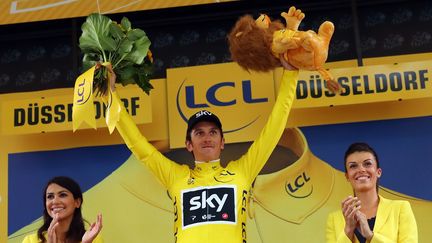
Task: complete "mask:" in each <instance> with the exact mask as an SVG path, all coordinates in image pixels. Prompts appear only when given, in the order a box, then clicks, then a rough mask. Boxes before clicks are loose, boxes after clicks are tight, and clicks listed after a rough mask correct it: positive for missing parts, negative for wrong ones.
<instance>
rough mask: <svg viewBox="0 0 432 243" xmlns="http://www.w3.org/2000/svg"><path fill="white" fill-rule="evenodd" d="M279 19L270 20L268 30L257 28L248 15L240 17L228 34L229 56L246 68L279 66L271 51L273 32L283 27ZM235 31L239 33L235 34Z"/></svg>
mask: <svg viewBox="0 0 432 243" xmlns="http://www.w3.org/2000/svg"><path fill="white" fill-rule="evenodd" d="M283 28H284V26H283V24H282V23H281V22H280V21H272V22H271V23H270V25H269V29H268V30H264V29H261V28H259V27H258V26H257V25H256V24H255V20H254V19H253V18H252V16H250V15H245V16H243V17H241V18H240V19H239V20H238V21H237V22H236V24H235V26H234V28H233V29H232V30H231V32H230V34H229V35H228V41H229V49H230V52H231V58H232V59H233V61H235V62H237V63H238V64H239V65H240V66H241V67H242V68H244V69H246V70H249V69H251V70H254V71H260V72H267V71H270V70H272V69H274V68H276V67H280V66H281V64H280V61H279V59H278V58H276V57H275V56H274V55H273V54H272V52H271V44H272V41H273V32H274V31H276V30H280V29H283ZM237 33H241V34H240V35H239V36H236V35H237Z"/></svg>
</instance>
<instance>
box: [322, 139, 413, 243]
mask: <svg viewBox="0 0 432 243" xmlns="http://www.w3.org/2000/svg"><path fill="white" fill-rule="evenodd" d="M381 175H382V169H381V168H380V166H379V160H378V155H377V154H376V152H375V151H374V150H373V148H371V147H370V146H369V145H368V144H366V143H354V144H352V145H351V146H350V147H349V148H348V150H347V151H346V153H345V177H346V179H347V180H348V182H349V183H350V184H351V187H352V189H353V191H354V196H348V197H347V198H345V199H344V200H343V201H342V208H341V210H338V211H336V212H333V213H331V214H330V215H329V217H328V219H327V230H326V231H327V232H326V238H327V243H331V242H338V243H342V242H360V243H363V242H371V243H380V242H383V243H384V242H395V243H396V242H397V243H417V242H418V233H417V223H416V219H415V217H414V214H413V211H412V209H411V206H410V203H409V202H408V201H405V200H390V199H386V198H384V197H382V196H381V195H379V193H378V180H379V178H380V177H381Z"/></svg>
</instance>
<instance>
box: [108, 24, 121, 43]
mask: <svg viewBox="0 0 432 243" xmlns="http://www.w3.org/2000/svg"><path fill="white" fill-rule="evenodd" d="M110 34H111V35H112V36H113V37H114V38H115V39H117V40H118V39H122V38H123V37H124V36H125V33H123V31H122V29H121V28H120V26H119V25H118V24H116V23H114V22H113V23H111V25H110Z"/></svg>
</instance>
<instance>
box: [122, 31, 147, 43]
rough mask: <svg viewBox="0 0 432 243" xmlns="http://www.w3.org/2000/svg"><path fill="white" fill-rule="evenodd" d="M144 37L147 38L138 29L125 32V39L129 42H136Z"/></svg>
mask: <svg viewBox="0 0 432 243" xmlns="http://www.w3.org/2000/svg"><path fill="white" fill-rule="evenodd" d="M144 36H145V37H147V36H146V33H145V32H144V31H143V30H140V29H133V30H131V31H128V32H127V38H128V39H129V40H131V41H136V40H138V39H141V38H143V37H144Z"/></svg>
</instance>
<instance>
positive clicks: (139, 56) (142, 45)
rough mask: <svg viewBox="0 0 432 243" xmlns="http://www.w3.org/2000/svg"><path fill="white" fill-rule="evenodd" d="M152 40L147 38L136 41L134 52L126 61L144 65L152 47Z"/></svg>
mask: <svg viewBox="0 0 432 243" xmlns="http://www.w3.org/2000/svg"><path fill="white" fill-rule="evenodd" d="M150 44H151V42H150V40H149V39H148V38H147V36H145V37H142V38H141V39H138V40H137V41H135V43H134V46H133V49H132V51H131V52H130V53H129V54H128V55H127V56H126V57H125V60H127V61H130V62H133V63H135V64H142V63H143V61H144V58H146V57H147V52H148V50H149V47H150Z"/></svg>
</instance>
